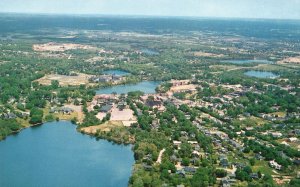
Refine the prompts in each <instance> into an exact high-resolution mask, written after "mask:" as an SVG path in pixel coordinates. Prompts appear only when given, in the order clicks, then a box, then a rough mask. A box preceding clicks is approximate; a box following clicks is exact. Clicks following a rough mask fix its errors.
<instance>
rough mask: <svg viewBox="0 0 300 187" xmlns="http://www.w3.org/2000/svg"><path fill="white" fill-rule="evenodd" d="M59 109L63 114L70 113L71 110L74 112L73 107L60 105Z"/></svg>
mask: <svg viewBox="0 0 300 187" xmlns="http://www.w3.org/2000/svg"><path fill="white" fill-rule="evenodd" d="M59 111H60V112H62V113H63V114H71V113H72V112H74V110H73V109H71V108H68V107H62V108H61V109H60V110H59Z"/></svg>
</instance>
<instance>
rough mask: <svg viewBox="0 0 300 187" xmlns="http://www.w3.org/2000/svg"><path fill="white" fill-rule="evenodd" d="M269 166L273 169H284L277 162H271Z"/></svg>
mask: <svg viewBox="0 0 300 187" xmlns="http://www.w3.org/2000/svg"><path fill="white" fill-rule="evenodd" d="M269 164H270V166H271V167H272V168H275V169H277V170H281V168H282V166H281V165H280V164H278V163H277V162H276V161H275V160H271V161H270V162H269Z"/></svg>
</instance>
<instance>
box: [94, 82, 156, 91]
mask: <svg viewBox="0 0 300 187" xmlns="http://www.w3.org/2000/svg"><path fill="white" fill-rule="evenodd" d="M159 84H160V82H158V81H143V82H139V83H137V84H125V85H116V86H111V87H106V88H101V89H99V90H97V91H96V93H97V94H111V93H113V92H115V93H117V94H127V93H128V92H132V91H142V92H144V93H146V94H152V93H156V91H155V88H156V87H157V86H158V85H159Z"/></svg>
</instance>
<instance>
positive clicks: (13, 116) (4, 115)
mask: <svg viewBox="0 0 300 187" xmlns="http://www.w3.org/2000/svg"><path fill="white" fill-rule="evenodd" d="M2 118H3V119H15V118H17V116H16V114H14V113H11V112H9V113H3V114H2Z"/></svg>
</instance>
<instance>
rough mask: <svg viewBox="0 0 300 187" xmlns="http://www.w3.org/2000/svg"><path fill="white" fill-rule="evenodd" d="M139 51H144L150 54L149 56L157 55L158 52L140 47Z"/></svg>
mask: <svg viewBox="0 0 300 187" xmlns="http://www.w3.org/2000/svg"><path fill="white" fill-rule="evenodd" d="M141 51H142V53H144V54H146V55H150V56H155V55H159V52H158V51H155V50H153V49H142V50H141Z"/></svg>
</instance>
